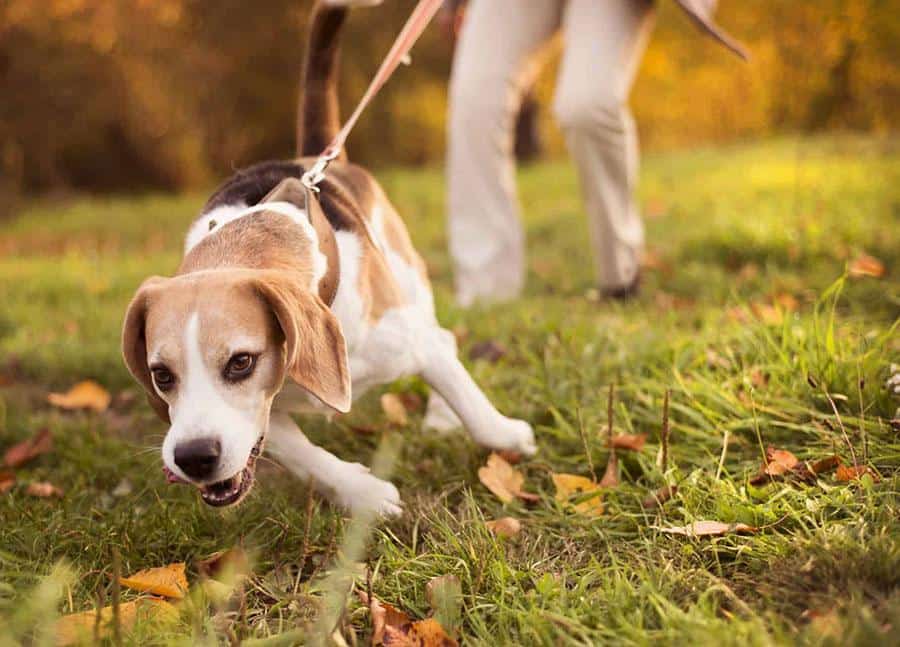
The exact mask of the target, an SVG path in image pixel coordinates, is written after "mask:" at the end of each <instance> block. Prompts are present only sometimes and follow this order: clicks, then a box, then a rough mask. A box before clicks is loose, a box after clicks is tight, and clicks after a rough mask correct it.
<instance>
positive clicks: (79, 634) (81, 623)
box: [54, 598, 178, 647]
mask: <svg viewBox="0 0 900 647" xmlns="http://www.w3.org/2000/svg"><path fill="white" fill-rule="evenodd" d="M177 618H178V609H176V608H175V607H174V606H172V605H171V604H169V603H168V602H166V601H165V600H160V599H158V598H141V599H139V600H132V601H130V602H123V603H122V604H120V605H119V626H120V627H121V628H122V629H124V630H125V631H128V630H130V629H131V628H132V627H133V626H134V625H135V623H136V622H137V621H138V619H140V620H141V621H142V622H154V623H167V622H172V621H173V620H175V619H177ZM112 621H113V608H112V606H108V607H103V608H102V609H101V610H100V625H99V632H100V638H108V637H110V636H112V634H113V629H112V626H111V625H112ZM96 622H97V611H96V610H91V611H82V612H81V613H72V614H70V615H67V616H63V617H61V618H60V619H59V620H57V621H56V625H55V626H54V633H55V636H56V641H55V644H56V645H57V647H63V646H66V645H75V644H82V643H83V641H84V640H86V639H91V638H92V637H93V635H94V625H95V623H96Z"/></svg>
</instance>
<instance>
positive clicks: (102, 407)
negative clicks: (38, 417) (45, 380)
mask: <svg viewBox="0 0 900 647" xmlns="http://www.w3.org/2000/svg"><path fill="white" fill-rule="evenodd" d="M47 401H48V402H49V403H50V404H52V405H53V406H54V407H59V408H60V409H68V410H73V409H93V410H94V411H96V412H97V413H103V412H104V411H106V409H107V408H108V407H109V401H110V395H109V391H107V390H106V389H104V388H103V387H102V386H100V385H99V384H97V383H96V382H94V381H93V380H85V381H84V382H79V383H78V384H76V385H75V386H73V387H72V388H71V389H69V390H68V391H66V392H65V393H51V394H49V395H48V396H47Z"/></svg>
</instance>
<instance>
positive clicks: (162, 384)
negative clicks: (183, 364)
mask: <svg viewBox="0 0 900 647" xmlns="http://www.w3.org/2000/svg"><path fill="white" fill-rule="evenodd" d="M151 372H152V373H153V383H154V384H156V388H157V389H159V390H160V391H169V390H170V389H171V388H172V387H173V386H175V376H174V375H173V374H172V371H170V370H169V369H167V368H166V367H165V366H157V367H154V368H153V369H151Z"/></svg>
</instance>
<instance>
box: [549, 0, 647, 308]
mask: <svg viewBox="0 0 900 647" xmlns="http://www.w3.org/2000/svg"><path fill="white" fill-rule="evenodd" d="M653 18H654V9H653V2H652V0H603V1H602V2H598V1H597V0H570V1H569V3H568V5H567V8H566V12H565V15H564V17H563V30H564V38H565V51H564V54H563V60H562V66H561V68H560V73H559V80H558V82H557V90H556V100H555V106H554V108H555V112H556V116H557V120H558V121H559V123H560V125H561V126H562V128H563V131H564V133H565V136H566V144H567V145H568V148H569V151H570V153H571V154H572V157H573V158H574V159H575V164H576V166H577V167H578V175H579V179H580V181H581V188H582V193H583V194H584V199H585V208H586V210H587V213H588V219H589V225H590V231H591V242H592V245H593V248H594V257H595V262H596V266H597V275H598V279H599V282H600V286H601V287H602V288H604V289H606V290H608V291H610V292H612V293H614V292H615V291H616V290H622V289H623V288H628V287H629V286H631V285H632V284H633V283H634V282H635V281H636V278H637V273H638V264H639V262H640V255H641V252H642V248H643V243H644V228H643V224H642V223H641V218H640V215H639V213H638V209H637V205H636V203H635V197H634V189H635V184H636V181H637V168H638V144H637V131H636V128H635V125H634V120H633V119H632V117H631V113H630V111H629V110H628V104H627V102H628V94H629V92H630V91H631V85H632V82H633V81H634V76H635V73H636V71H637V68H638V66H639V64H640V61H641V57H642V56H643V53H644V49H645V47H646V44H647V40H648V38H649V36H650V32H651V31H652V26H653Z"/></svg>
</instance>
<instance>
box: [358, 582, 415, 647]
mask: <svg viewBox="0 0 900 647" xmlns="http://www.w3.org/2000/svg"><path fill="white" fill-rule="evenodd" d="M357 594H358V595H359V599H360V602H362V603H363V604H364V605H366V606H367V607H369V615H371V616H372V644H373V645H379V644H382V643H383V642H384V634H385V629H386V628H387V627H394V628H397V629H401V630H402V629H404V628H406V629H407V630H408V628H409V627H410V626H411V625H412V618H410V617H409V616H408V615H407V614H406V613H405V612H403V611H401V610H400V609H398V608H396V607H395V606H393V605H390V604H388V603H387V602H382V601H381V600H379V599H378V598H376V597H375V596H374V595H373V596H372V599H371V600H370V599H369V596H368V595H367V594H366V592H365V591H358V592H357Z"/></svg>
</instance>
